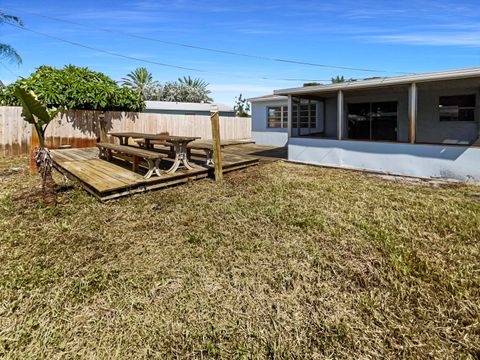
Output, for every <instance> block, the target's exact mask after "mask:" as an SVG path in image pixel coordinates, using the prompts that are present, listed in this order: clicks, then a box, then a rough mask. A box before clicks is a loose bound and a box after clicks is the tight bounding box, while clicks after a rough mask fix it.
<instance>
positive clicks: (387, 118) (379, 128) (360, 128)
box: [348, 101, 397, 141]
mask: <svg viewBox="0 0 480 360" xmlns="http://www.w3.org/2000/svg"><path fill="white" fill-rule="evenodd" d="M348 138H349V139H358V140H371V141H375V140H383V141H397V102H396V101H388V102H375V103H362V104H349V105H348Z"/></svg>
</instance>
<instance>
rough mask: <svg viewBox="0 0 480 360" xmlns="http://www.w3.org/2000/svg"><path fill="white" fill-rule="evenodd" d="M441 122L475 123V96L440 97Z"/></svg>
mask: <svg viewBox="0 0 480 360" xmlns="http://www.w3.org/2000/svg"><path fill="white" fill-rule="evenodd" d="M438 110H439V113H440V121H475V95H455V96H440V101H439V104H438Z"/></svg>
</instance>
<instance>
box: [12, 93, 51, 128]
mask: <svg viewBox="0 0 480 360" xmlns="http://www.w3.org/2000/svg"><path fill="white" fill-rule="evenodd" d="M14 94H15V96H16V97H17V98H18V100H20V102H21V104H22V108H23V111H22V116H23V118H24V119H25V120H26V121H27V122H29V123H30V124H36V125H37V126H39V127H42V128H43V126H45V125H48V123H49V122H50V121H52V119H53V118H54V117H55V116H56V115H57V113H58V110H51V111H49V110H48V109H47V107H46V106H45V105H43V104H42V103H41V102H40V101H39V100H38V99H37V97H36V95H35V94H34V93H33V92H32V91H30V92H29V91H26V90H25V89H24V88H22V87H20V86H17V87H15V89H14ZM52 115H53V116H52Z"/></svg>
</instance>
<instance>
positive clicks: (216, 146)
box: [210, 105, 223, 181]
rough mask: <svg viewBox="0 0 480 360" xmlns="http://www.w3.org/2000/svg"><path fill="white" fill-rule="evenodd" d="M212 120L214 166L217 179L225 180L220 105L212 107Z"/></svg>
mask: <svg viewBox="0 0 480 360" xmlns="http://www.w3.org/2000/svg"><path fill="white" fill-rule="evenodd" d="M210 120H211V123H212V145H213V166H214V169H213V170H214V175H215V181H222V180H223V170H222V148H221V146H220V115H219V113H218V107H217V106H216V105H212V106H211V107H210Z"/></svg>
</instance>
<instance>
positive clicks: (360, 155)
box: [288, 138, 480, 183]
mask: <svg viewBox="0 0 480 360" xmlns="http://www.w3.org/2000/svg"><path fill="white" fill-rule="evenodd" d="M288 159H289V160H291V161H296V162H302V163H308V164H317V165H324V166H335V167H343V168H350V169H361V170H369V171H376V172H384V173H390V174H399V175H408V176H417V177H424V178H444V179H455V180H461V181H466V182H475V183H480V166H479V164H480V148H478V147H468V146H441V145H413V144H401V143H383V142H382V143H380V142H366V141H347V140H343V141H339V140H327V139H313V138H291V139H290V141H289V144H288Z"/></svg>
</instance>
